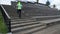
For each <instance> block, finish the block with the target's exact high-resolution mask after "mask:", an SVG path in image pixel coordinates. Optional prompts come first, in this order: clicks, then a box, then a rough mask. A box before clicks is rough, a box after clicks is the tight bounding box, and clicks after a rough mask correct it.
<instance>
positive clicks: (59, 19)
mask: <svg viewBox="0 0 60 34" xmlns="http://www.w3.org/2000/svg"><path fill="white" fill-rule="evenodd" d="M56 21H60V18H57V19H51V20H44V21H40V22H41V23H51V22H56Z"/></svg>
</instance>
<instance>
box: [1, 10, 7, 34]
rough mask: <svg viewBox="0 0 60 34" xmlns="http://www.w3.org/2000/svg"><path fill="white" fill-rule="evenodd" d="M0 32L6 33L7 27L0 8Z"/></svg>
mask: <svg viewBox="0 0 60 34" xmlns="http://www.w3.org/2000/svg"><path fill="white" fill-rule="evenodd" d="M0 33H2V34H6V33H7V27H6V25H5V23H4V19H3V17H2V14H1V10H0Z"/></svg>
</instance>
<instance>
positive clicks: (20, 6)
mask: <svg viewBox="0 0 60 34" xmlns="http://www.w3.org/2000/svg"><path fill="white" fill-rule="evenodd" d="M17 9H18V10H19V9H22V4H21V3H20V2H18V3H17Z"/></svg>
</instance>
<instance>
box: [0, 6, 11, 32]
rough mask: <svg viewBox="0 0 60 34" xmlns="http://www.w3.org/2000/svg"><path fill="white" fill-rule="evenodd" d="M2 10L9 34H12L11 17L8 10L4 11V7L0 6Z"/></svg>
mask: <svg viewBox="0 0 60 34" xmlns="http://www.w3.org/2000/svg"><path fill="white" fill-rule="evenodd" d="M0 9H1V12H2V15H3V18H4V21H5V24H6V26H7V28H8V33H10V32H11V17H10V16H9V15H8V13H7V12H6V10H5V9H4V7H3V6H2V5H0Z"/></svg>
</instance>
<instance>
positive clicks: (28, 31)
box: [17, 26, 46, 34]
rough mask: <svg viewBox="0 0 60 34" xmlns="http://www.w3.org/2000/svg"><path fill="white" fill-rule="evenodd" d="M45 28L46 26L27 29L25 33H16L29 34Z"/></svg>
mask: <svg viewBox="0 0 60 34" xmlns="http://www.w3.org/2000/svg"><path fill="white" fill-rule="evenodd" d="M45 27H46V26H39V27H36V28H33V29H29V30H25V31H21V32H17V33H20V34H27V33H30V32H34V31H37V30H40V29H43V28H45Z"/></svg>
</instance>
